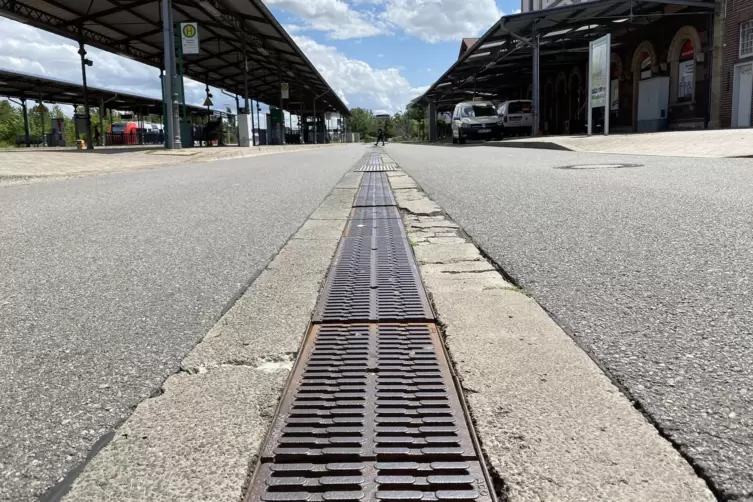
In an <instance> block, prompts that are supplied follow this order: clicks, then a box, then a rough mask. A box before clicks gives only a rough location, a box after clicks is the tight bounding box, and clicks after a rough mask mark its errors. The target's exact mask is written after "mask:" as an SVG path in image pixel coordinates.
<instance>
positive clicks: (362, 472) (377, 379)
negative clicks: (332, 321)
mask: <svg viewBox="0 0 753 502" xmlns="http://www.w3.org/2000/svg"><path fill="white" fill-rule="evenodd" d="M249 497H250V498H249V499H248V500H262V501H283V500H285V501H299V500H300V501H302V500H307V501H324V500H350V501H356V500H358V501H366V500H380V501H394V502H397V501H409V500H454V501H482V502H491V501H492V500H493V499H492V498H491V495H490V493H489V490H488V485H487V483H486V480H485V476H484V471H483V468H482V466H481V464H480V463H479V460H478V458H477V456H476V453H475V451H474V448H473V442H472V439H471V434H470V430H469V428H468V423H467V422H466V420H465V418H464V414H463V409H462V407H461V404H460V402H459V400H458V397H457V389H456V388H455V386H454V383H453V380H452V375H451V373H450V370H449V367H448V364H447V360H446V359H445V357H444V354H443V351H442V347H441V345H440V342H439V337H438V334H437V331H436V328H435V327H434V326H433V325H428V324H381V325H373V324H371V325H366V324H364V325H327V326H315V327H314V328H312V332H311V334H310V336H309V337H307V339H306V343H305V344H304V347H303V353H302V357H301V359H300V361H299V363H298V365H297V366H296V368H295V369H294V373H293V376H292V380H291V387H290V388H289V389H288V392H286V394H285V395H284V396H283V401H282V403H281V405H280V410H279V413H278V416H277V418H276V420H275V423H274V424H273V427H272V432H271V434H270V436H269V438H268V439H267V443H266V446H265V448H264V450H263V452H262V460H261V465H260V467H259V469H258V470H257V473H256V477H255V482H254V484H253V486H252V489H251V492H250V493H249Z"/></svg>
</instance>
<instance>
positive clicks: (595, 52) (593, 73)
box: [588, 35, 609, 108]
mask: <svg viewBox="0 0 753 502" xmlns="http://www.w3.org/2000/svg"><path fill="white" fill-rule="evenodd" d="M589 49H590V51H589V52H590V58H589V61H588V71H589V76H590V77H591V89H590V92H591V108H599V107H601V106H607V82H608V81H609V80H608V79H609V35H607V36H605V37H602V38H600V39H598V40H596V41H594V42H591V46H590V48H589Z"/></svg>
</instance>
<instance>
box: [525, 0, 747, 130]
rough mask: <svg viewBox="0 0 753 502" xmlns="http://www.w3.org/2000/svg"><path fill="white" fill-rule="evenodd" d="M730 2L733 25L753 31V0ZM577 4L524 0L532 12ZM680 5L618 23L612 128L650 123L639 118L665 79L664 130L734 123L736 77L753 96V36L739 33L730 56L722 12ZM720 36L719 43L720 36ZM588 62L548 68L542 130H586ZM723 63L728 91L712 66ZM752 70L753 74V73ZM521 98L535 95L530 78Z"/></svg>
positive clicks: (544, 78)
mask: <svg viewBox="0 0 753 502" xmlns="http://www.w3.org/2000/svg"><path fill="white" fill-rule="evenodd" d="M583 1H587V0H583ZM726 1H727V2H728V3H734V4H736V9H735V10H734V12H735V14H732V10H729V9H728V16H727V19H726V24H727V25H730V24H735V27H734V30H735V32H736V33H737V35H735V36H736V37H739V33H740V32H741V31H740V30H743V32H744V33H745V34H746V36H747V34H748V33H750V36H751V37H753V22H751V23H750V24H749V25H748V24H745V23H746V22H747V20H751V21H753V0H726ZM575 3H580V1H579V0H522V1H521V10H523V11H524V12H525V11H530V10H540V9H547V8H552V7H559V6H563V5H569V4H575ZM718 3H721V2H718ZM743 4H744V5H745V7H743ZM728 7H729V6H728ZM675 11H679V8H678V7H673V6H667V7H666V8H665V13H666V14H668V15H667V16H665V17H663V18H662V19H660V20H657V21H656V22H654V23H651V24H649V25H646V26H640V25H638V26H636V25H633V26H630V27H624V28H622V27H620V26H619V25H615V29H614V30H613V32H612V44H613V48H612V52H611V58H610V59H611V64H610V67H611V70H610V73H611V75H610V80H611V89H610V94H611V103H610V107H609V108H610V111H609V113H610V126H611V127H610V128H611V129H612V131H614V132H629V131H642V130H646V129H643V128H642V126H643V125H644V124H643V123H642V121H641V119H640V117H639V103H640V102H641V99H642V96H641V91H643V94H644V96H643V98H644V99H645V98H646V97H647V95H646V94H647V93H651V92H655V88H656V85H655V84H657V83H659V82H657V80H663V83H662V84H661V86H662V87H663V88H664V89H666V93H667V100H668V106H667V108H666V114H665V115H664V116H663V117H662V119H661V120H660V122H661V124H660V125H659V126H657V127H659V129H660V130H661V129H671V130H677V129H704V128H706V127H714V124H715V123H717V122H721V126H722V127H730V125H729V124H730V121H731V110H732V104H733V103H732V102H733V92H732V91H731V90H730V91H729V92H727V93H725V92H724V89H727V88H730V89H731V88H732V87H733V84H734V82H738V83H739V86H738V88H744V89H745V90H744V91H741V92H742V95H744V96H748V95H750V93H749V92H747V93H746V91H747V90H748V89H749V86H750V83H753V40H751V42H747V41H746V42H739V41H738V40H737V38H736V39H735V40H733V41H731V42H729V43H727V44H726V46H725V48H724V49H725V52H724V54H723V59H722V54H721V50H720V47H717V45H719V46H720V45H721V43H720V41H721V39H722V36H723V35H722V34H720V33H715V30H721V26H720V24H721V23H720V19H719V16H718V15H717V17H716V19H715V18H714V17H713V16H712V15H711V14H709V15H705V14H704V15H693V16H684V15H673V14H674V12H675ZM717 11H719V9H717ZM737 12H743V14H737ZM732 18H734V19H732ZM738 25H740V26H738ZM748 26H750V29H749V31H745V30H748ZM727 31H728V30H725V32H724V33H725V34H726V35H725V36H729V34H727ZM712 38H713V39H714V40H712ZM746 40H747V39H746ZM715 41H716V42H717V43H714V42H715ZM740 43H743V46H744V47H750V49H749V50H750V52H751V54H750V56H751V60H750V63H751V64H747V62H748V60H747V59H739V58H738V54H737V52H736V50H737V49H735V48H731V47H730V46H731V45H734V46H735V47H738V46H740ZM746 44H747V45H746ZM746 50H747V49H746ZM733 52H734V54H732V53H733ZM741 54H742V53H741ZM746 54H747V53H746ZM741 57H742V56H741ZM746 57H747V56H746ZM587 65H588V62H587V60H584V61H583V63H582V64H580V65H575V66H573V67H572V68H569V69H568V68H562V69H561V70H559V71H558V72H557V73H547V72H546V71H544V72H542V74H541V79H542V80H541V85H540V87H539V88H540V92H541V95H540V98H539V99H540V101H539V102H540V103H541V124H542V129H544V130H543V131H542V132H544V133H548V134H573V133H580V132H584V129H585V122H586V117H585V106H586V85H587V81H586V80H587V78H586V76H587V75H588V67H587ZM722 66H723V67H724V68H725V73H724V75H725V76H724V79H722V80H724V82H722V83H721V87H722V90H721V91H718V92H714V91H715V89H714V84H717V86H719V84H720V82H718V81H717V82H713V79H712V70H714V71H716V72H718V70H717V67H722ZM735 68H737V69H736V70H735ZM748 70H750V77H751V78H748V73H747V72H748ZM735 72H736V73H735ZM735 75H738V76H737V77H735ZM740 86H742V87H740ZM746 86H747V87H746ZM520 97H527V98H530V97H531V86H530V85H529V86H528V89H527V90H521V93H520ZM734 101H735V105H738V104H739V103H741V104H740V105H739V106H741V107H743V108H744V107H745V105H746V103H747V105H748V108H750V101H745V99H744V98H740V99H738V100H734ZM725 114H726V115H725ZM720 115H721V121H720V118H719V117H720ZM740 116H741V117H742V118H743V119H745V117H746V115H744V114H742V115H740ZM725 117H727V118H726V123H725V120H724V118H725ZM736 117H737V115H736ZM654 126H655V125H654ZM654 126H652V127H654Z"/></svg>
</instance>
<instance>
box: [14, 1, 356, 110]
mask: <svg viewBox="0 0 753 502" xmlns="http://www.w3.org/2000/svg"><path fill="white" fill-rule="evenodd" d="M161 5H162V3H161V1H159V0H97V1H96V2H95V1H93V0H0V15H3V16H5V17H9V18H11V19H15V20H17V21H20V22H22V23H25V24H28V25H30V26H34V27H36V28H40V29H43V30H46V31H49V32H52V33H56V34H58V35H62V36H64V37H67V38H70V39H73V40H77V41H81V42H83V43H84V44H86V45H89V46H92V47H97V48H99V49H102V50H105V51H109V52H113V53H115V54H119V55H121V56H125V57H128V58H130V59H134V60H136V61H139V62H142V63H145V64H148V65H151V66H154V67H156V68H162V67H163V54H164V51H163V46H164V43H163V40H164V32H163V28H162V9H161ZM172 8H173V22H174V23H176V24H177V23H184V22H197V23H198V38H199V46H200V53H199V54H198V55H192V56H185V57H184V63H185V64H184V74H185V75H186V76H187V77H190V78H192V79H194V80H197V81H199V82H201V83H205V84H208V85H211V86H214V87H217V88H220V89H225V90H227V91H230V92H232V93H236V94H239V95H241V96H242V95H243V92H244V81H243V67H244V53H245V55H246V59H247V62H248V66H247V68H248V70H247V71H248V83H249V98H251V99H255V100H257V101H262V102H264V103H268V104H272V105H279V102H280V84H281V82H285V83H288V84H289V86H290V105H291V107H292V111H294V112H295V111H299V110H301V102H302V103H303V109H302V110H303V112H304V113H306V112H309V113H310V112H311V111H312V109H313V108H314V100H315V98H318V99H316V105H315V108H316V110H317V112H327V111H333V112H339V113H341V114H344V115H348V114H349V112H348V108H347V106H346V105H345V104H344V103H343V102H342V100H341V99H340V98H339V97H338V96H337V94H336V93H335V91H334V90H333V89H332V88H331V87H330V86H329V84H327V82H326V81H325V80H324V78H323V77H322V76H321V75H320V74H319V72H318V71H317V70H316V68H314V66H313V65H312V64H311V62H310V61H309V60H308V58H306V56H305V55H304V54H303V52H301V50H300V48H299V47H298V46H297V45H296V43H295V42H294V41H293V40H292V39H291V38H290V36H289V35H288V34H287V33H286V32H285V30H284V29H283V28H282V27H281V26H280V24H279V23H278V22H277V20H276V19H275V18H274V16H273V15H272V14H271V13H270V12H269V10H268V9H267V8H266V7H265V6H264V3H263V2H262V0H173V2H172ZM244 49H245V50H244Z"/></svg>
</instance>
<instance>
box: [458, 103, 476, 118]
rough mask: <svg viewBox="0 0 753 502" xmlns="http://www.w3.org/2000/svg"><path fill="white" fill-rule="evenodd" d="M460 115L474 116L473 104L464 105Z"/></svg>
mask: <svg viewBox="0 0 753 502" xmlns="http://www.w3.org/2000/svg"><path fill="white" fill-rule="evenodd" d="M460 115H461V116H462V117H473V107H471V106H464V107H463V110H462V111H461V113H460Z"/></svg>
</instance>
